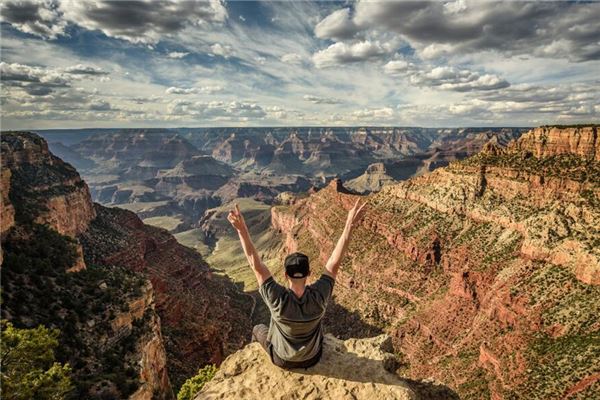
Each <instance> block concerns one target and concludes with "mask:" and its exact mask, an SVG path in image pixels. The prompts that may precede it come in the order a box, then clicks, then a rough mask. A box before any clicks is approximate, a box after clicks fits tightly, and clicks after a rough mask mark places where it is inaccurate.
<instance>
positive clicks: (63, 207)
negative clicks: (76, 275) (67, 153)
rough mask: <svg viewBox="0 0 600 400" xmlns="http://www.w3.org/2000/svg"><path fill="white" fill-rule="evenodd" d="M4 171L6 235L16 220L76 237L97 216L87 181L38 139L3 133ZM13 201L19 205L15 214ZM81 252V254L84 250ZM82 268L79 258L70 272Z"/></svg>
mask: <svg viewBox="0 0 600 400" xmlns="http://www.w3.org/2000/svg"><path fill="white" fill-rule="evenodd" d="M2 168H3V175H2V193H3V194H2V197H3V199H2V203H3V208H2V214H3V220H4V217H5V216H6V221H3V222H2V226H3V227H2V233H3V234H4V233H5V232H6V230H7V229H8V227H10V226H12V224H14V218H15V217H17V218H21V219H28V220H29V219H30V220H32V221H33V222H35V223H38V224H42V225H48V226H50V227H51V228H52V229H54V230H56V231H57V232H59V233H60V234H63V235H67V236H70V237H75V236H76V235H77V234H79V233H81V232H83V231H85V230H86V229H87V227H88V225H89V222H90V221H91V220H92V219H93V218H94V217H95V212H94V207H93V205H92V201H91V197H90V192H89V190H88V187H87V185H86V184H85V182H83V181H82V180H81V178H80V176H79V174H78V173H77V171H75V169H74V168H73V167H71V166H70V165H69V164H65V163H64V162H63V161H62V160H60V159H59V158H57V157H55V156H54V155H53V154H52V153H50V151H49V150H48V144H47V143H46V141H45V140H43V139H42V138H40V137H39V136H37V135H34V134H31V133H26V132H21V133H5V134H3V135H2ZM4 171H8V172H4ZM11 199H13V201H17V202H18V203H19V204H18V210H20V211H19V212H18V213H16V215H15V212H14V211H15V210H14V206H13V205H11V204H10V201H11ZM5 204H6V206H5ZM11 221H12V222H11ZM78 252H79V254H80V255H81V249H78ZM83 268H85V263H84V261H83V258H82V257H80V258H79V260H78V261H77V263H76V265H74V266H73V268H71V269H70V270H71V271H79V270H81V269H83Z"/></svg>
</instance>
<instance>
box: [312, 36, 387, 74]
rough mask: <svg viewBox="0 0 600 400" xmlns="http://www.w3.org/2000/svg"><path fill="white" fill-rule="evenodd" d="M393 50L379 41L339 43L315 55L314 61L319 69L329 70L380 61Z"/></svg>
mask: <svg viewBox="0 0 600 400" xmlns="http://www.w3.org/2000/svg"><path fill="white" fill-rule="evenodd" d="M393 50H394V49H393V47H392V46H391V45H390V44H388V43H383V44H382V43H380V42H379V41H375V42H372V41H370V40H365V41H362V42H356V43H345V42H337V43H334V44H332V45H331V46H329V47H327V48H326V49H324V50H321V51H318V52H316V53H315V54H313V57H312V60H313V62H314V63H315V66H316V67H317V68H327V67H333V66H335V65H340V64H349V63H355V62H359V61H366V60H373V59H378V58H381V57H382V56H384V55H387V54H390V53H391V52H392V51H393Z"/></svg>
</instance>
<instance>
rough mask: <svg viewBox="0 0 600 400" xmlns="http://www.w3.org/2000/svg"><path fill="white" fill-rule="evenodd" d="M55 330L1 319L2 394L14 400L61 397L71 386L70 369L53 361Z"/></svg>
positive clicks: (55, 398)
mask: <svg viewBox="0 0 600 400" xmlns="http://www.w3.org/2000/svg"><path fill="white" fill-rule="evenodd" d="M58 334H59V331H58V330H56V329H52V330H50V329H47V328H46V327H44V326H42V325H40V326H38V327H37V328H35V329H18V328H15V327H14V326H13V325H12V324H11V323H10V322H7V321H5V320H2V341H1V342H0V355H1V357H2V358H1V359H0V364H1V365H2V373H1V378H2V397H3V398H7V399H13V400H21V399H23V400H28V399H39V400H45V399H52V400H58V399H63V398H64V397H65V395H66V394H67V393H68V392H70V391H71V390H72V388H73V386H72V384H71V378H70V376H69V375H70V372H71V368H70V367H69V365H68V364H65V365H62V364H59V363H57V362H55V361H54V349H55V348H56V346H58V340H57V338H58Z"/></svg>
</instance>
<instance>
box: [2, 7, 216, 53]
mask: <svg viewBox="0 0 600 400" xmlns="http://www.w3.org/2000/svg"><path fill="white" fill-rule="evenodd" d="M1 11H2V20H3V21H4V22H8V23H10V24H11V25H13V26H14V27H15V28H16V29H19V30H21V31H23V32H26V33H31V34H34V35H37V36H41V37H45V38H49V39H54V38H56V37H57V36H59V35H64V34H65V29H66V26H67V24H68V23H73V24H76V25H79V26H81V27H83V28H85V29H88V30H99V31H101V32H102V33H104V34H105V35H106V36H110V37H115V38H119V39H123V40H127V41H129V42H132V43H143V44H156V43H157V42H158V41H160V40H161V39H162V38H163V36H165V35H169V34H174V33H176V32H179V31H181V30H183V29H184V28H185V27H187V26H190V25H195V26H200V25H202V24H209V23H222V22H224V21H225V20H226V19H227V9H226V8H225V6H224V4H223V3H222V2H221V1H220V0H210V1H198V0H189V1H177V0H132V1H113V0H97V1H81V0H43V1H29V0H24V1H17V0H8V1H5V2H3V5H2V9H1Z"/></svg>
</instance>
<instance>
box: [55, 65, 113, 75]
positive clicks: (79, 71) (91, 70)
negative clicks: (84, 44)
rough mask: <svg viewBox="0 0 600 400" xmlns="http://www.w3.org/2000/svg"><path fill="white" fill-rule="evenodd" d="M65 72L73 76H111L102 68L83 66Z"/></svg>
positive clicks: (75, 66) (66, 69)
mask: <svg viewBox="0 0 600 400" xmlns="http://www.w3.org/2000/svg"><path fill="white" fill-rule="evenodd" d="M65 72H66V73H68V74H72V75H95V76H102V75H109V73H108V72H107V71H104V70H102V68H98V67H94V66H91V65H83V64H77V65H74V66H72V67H68V68H65Z"/></svg>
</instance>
